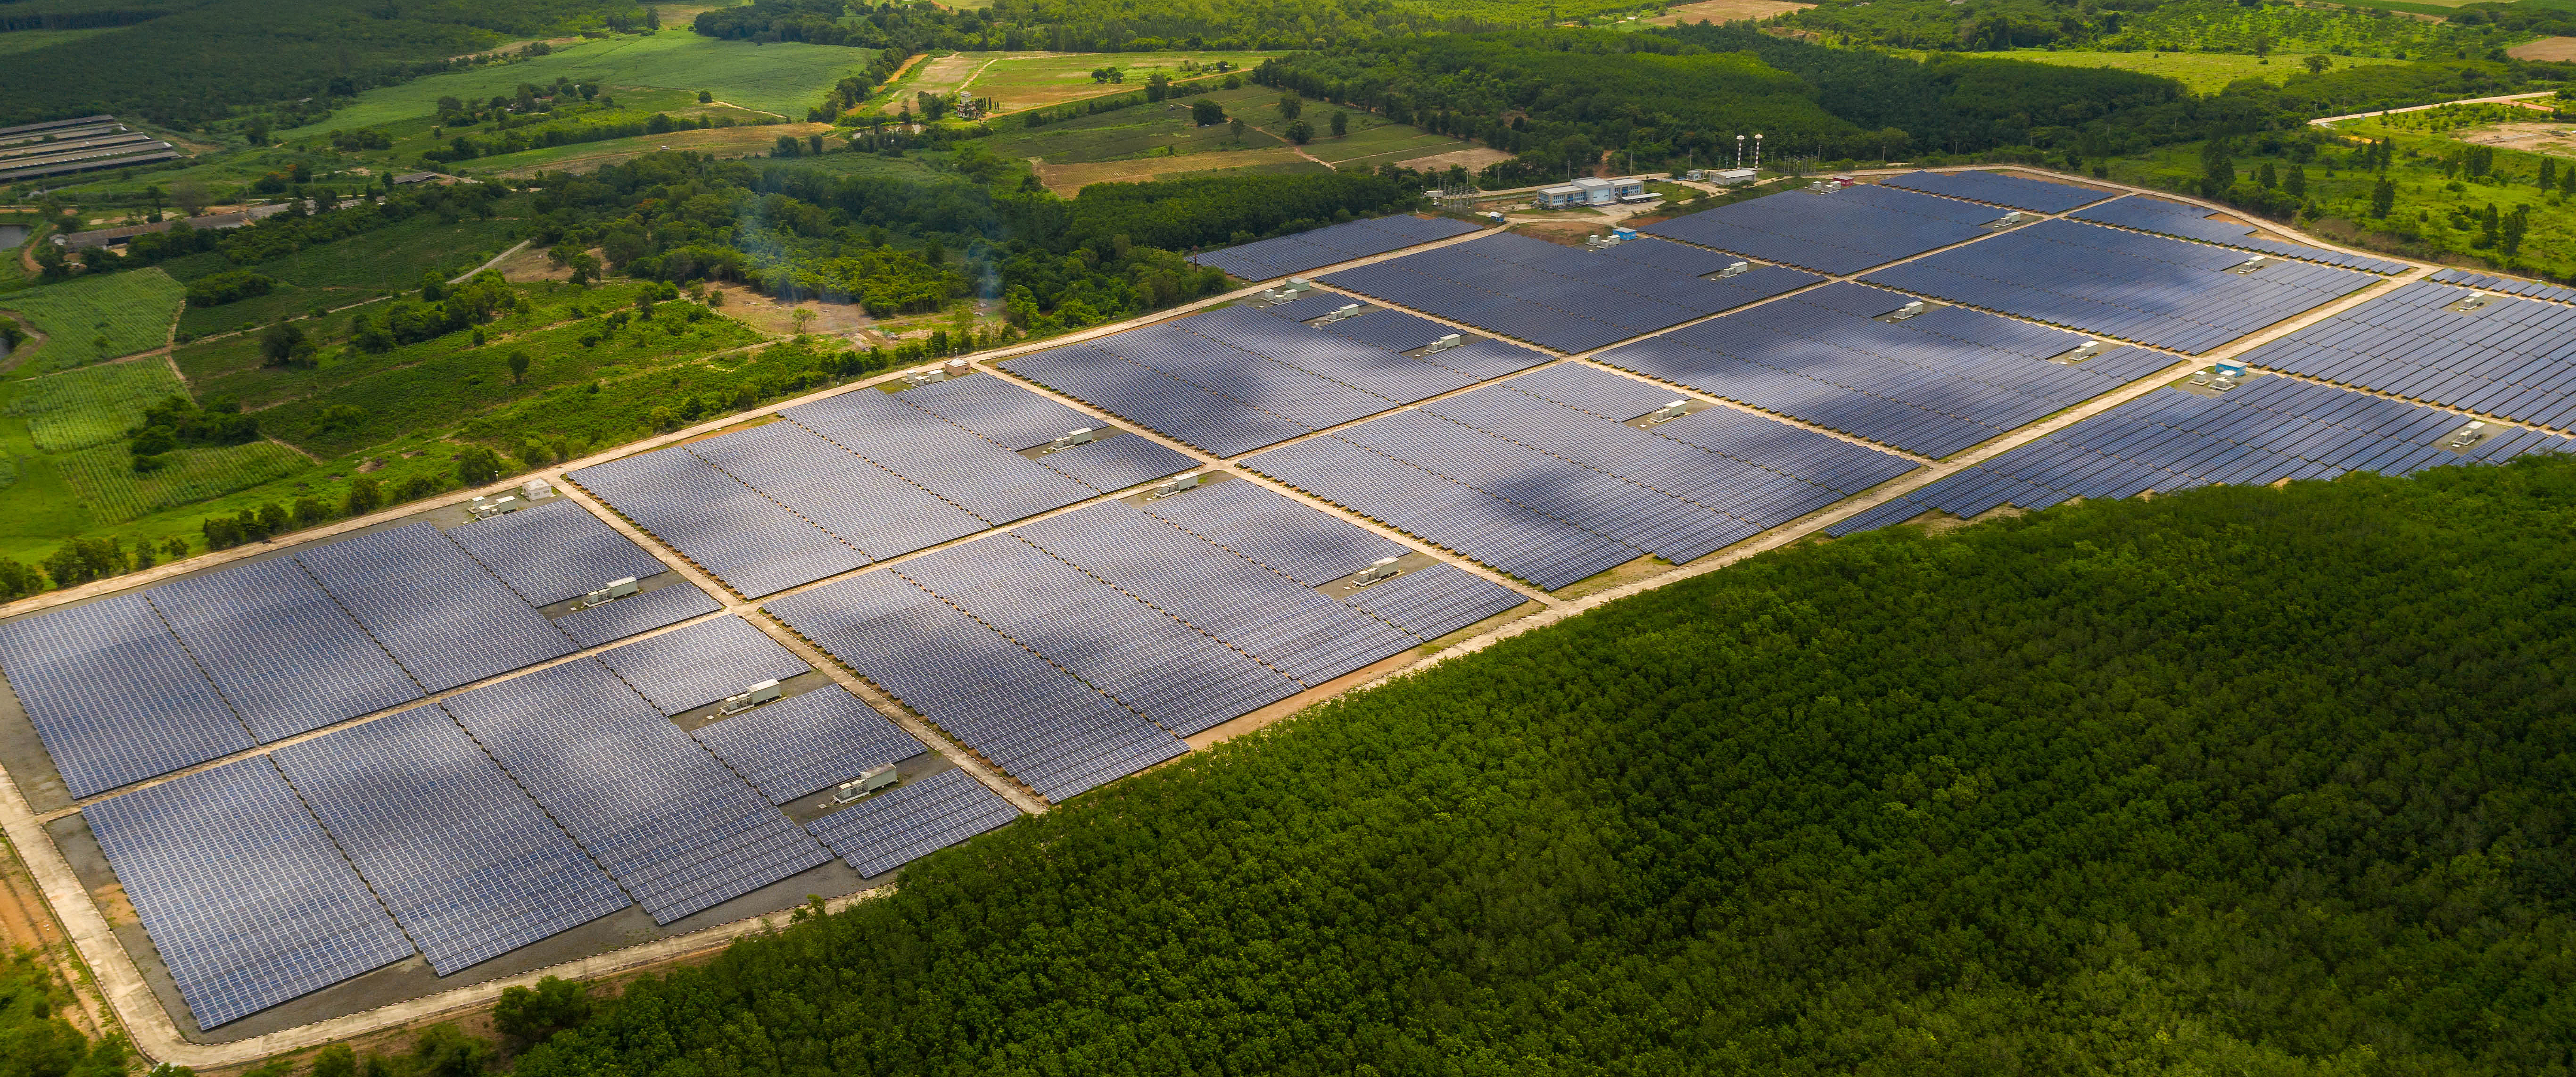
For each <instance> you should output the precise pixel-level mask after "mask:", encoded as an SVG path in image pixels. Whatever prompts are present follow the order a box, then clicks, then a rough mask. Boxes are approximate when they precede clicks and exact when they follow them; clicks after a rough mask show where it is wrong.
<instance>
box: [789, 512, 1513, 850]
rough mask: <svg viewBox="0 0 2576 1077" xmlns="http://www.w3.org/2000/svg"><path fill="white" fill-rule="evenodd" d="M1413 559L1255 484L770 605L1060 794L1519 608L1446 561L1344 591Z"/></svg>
mask: <svg viewBox="0 0 2576 1077" xmlns="http://www.w3.org/2000/svg"><path fill="white" fill-rule="evenodd" d="M1401 553H1403V549H1402V548H1401V547H1399V546H1396V545H1395V544H1393V543H1389V542H1387V541H1385V540H1383V539H1379V538H1377V537H1375V536H1373V535H1370V534H1369V533H1368V532H1366V531H1363V530H1361V529H1359V528H1356V527H1353V526H1351V525H1349V524H1346V523H1342V522H1341V521H1338V520H1335V519H1333V518H1331V517H1329V516H1327V515H1324V514H1322V513H1319V512H1315V511H1312V510H1310V509H1306V508H1303V507H1300V506H1297V505H1295V504H1293V503H1291V502H1289V501H1288V500H1286V499H1285V498H1282V497H1280V496H1279V495H1277V494H1273V493H1270V492H1268V491H1266V490H1263V489H1261V488H1259V487H1258V486H1257V485H1256V484H1253V483H1249V482H1242V481H1222V482H1216V483H1213V484H1211V485H1208V486H1205V487H1201V488H1198V489H1195V490H1190V491H1186V492H1183V493H1179V494H1175V495H1172V496H1170V497H1166V498H1162V499H1159V500H1155V501H1150V502H1148V503H1146V504H1145V505H1143V506H1142V507H1141V508H1140V507H1138V506H1135V505H1130V504H1128V503H1126V502H1123V501H1112V502H1104V503H1102V504H1099V505H1094V506H1091V507H1088V508H1084V509H1082V510H1080V511H1077V512H1072V513H1067V514H1065V515H1062V516H1056V517H1052V518H1049V519H1047V520H1045V521H1041V522H1039V523H1036V524H1032V525H1027V526H1024V527H1019V528H1014V529H1012V530H1010V531H1008V532H1005V533H1003V534H1000V535H993V536H988V537H985V538H980V539H977V540H975V541H973V542H968V543H963V544H960V545H958V546H954V547H950V548H947V549H944V550H939V551H935V552H933V553H930V554H928V555H925V556H922V557H916V558H912V559H909V560H907V561H905V562H903V563H902V564H901V565H899V566H896V567H895V568H894V569H892V570H891V571H888V572H870V573H864V574H861V575H859V576H856V577H853V578H851V579H849V580H846V581H841V582H838V583H834V584H831V585H829V586H825V587H821V588H817V589H815V590H811V591H806V592H802V593H799V594H796V595H793V596H789V597H787V598H784V599H780V600H778V601H775V602H772V603H770V604H769V605H768V607H767V609H768V611H769V612H770V613H771V614H772V615H774V616H776V617H778V618H779V619H780V620H781V621H783V622H785V623H786V624H788V625H789V626H791V627H792V628H794V629H795V630H796V631H797V632H799V633H801V634H802V635H804V636H805V637H806V638H808V639H810V640H813V641H814V642H815V643H816V644H817V645H818V646H820V647H822V648H823V649H824V650H826V651H829V652H830V653H831V654H832V655H833V656H834V657H835V658H837V659H839V660H840V661H841V662H842V663H843V664H845V665H847V666H849V667H850V668H851V669H853V670H855V671H857V672H858V673H860V674H861V675H863V676H865V677H867V678H869V679H870V680H871V681H873V682H875V683H876V684H877V685H879V686H880V687H882V688H884V689H885V690H886V691H887V692H888V693H889V694H891V695H893V696H895V697H896V698H898V699H901V700H902V701H903V702H904V703H905V704H906V705H908V706H910V707H912V708H913V709H914V710H916V711H918V712H920V713H921V714H922V715H923V716H925V717H927V718H928V719H930V720H931V721H932V722H934V723H936V724H938V725H939V726H940V727H941V728H942V729H943V730H945V731H946V732H948V733H949V734H950V735H951V736H953V737H955V738H956V739H957V740H958V741H959V742H960V743H962V744H964V745H966V746H967V747H969V748H971V749H973V750H975V751H976V752H977V753H979V754H981V755H982V756H983V757H985V758H986V759H989V760H991V761H992V762H993V763H994V764H995V765H996V766H998V767H1000V768H1001V769H1002V770H1004V771H1007V772H1009V773H1010V774H1012V775H1013V776H1014V777H1017V778H1018V779H1020V780H1021V781H1022V782H1024V783H1026V784H1028V785H1029V786H1030V787H1031V788H1033V789H1035V790H1037V791H1038V792H1039V793H1040V794H1041V795H1044V796H1046V797H1048V798H1050V799H1063V798H1065V797H1070V796H1074V795H1076V794H1079V793H1081V792H1084V791H1085V790H1088V789H1091V788H1093V787H1095V786H1098V785H1100V784H1102V783H1104V782H1107V781H1110V780H1112V779H1115V778H1118V777H1120V776H1123V775H1126V774H1130V773H1134V772H1135V771H1137V770H1140V769H1143V768H1144V767H1147V766H1151V765H1153V764H1154V763H1158V762H1161V761H1162V760H1165V759H1169V758H1171V757H1173V756H1175V755H1178V754H1180V753H1181V752H1182V751H1184V750H1186V749H1185V746H1184V745H1183V744H1182V742H1181V741H1180V740H1179V738H1180V737H1182V736H1187V735H1190V734H1193V733H1198V732H1201V731H1204V730H1206V729H1209V728H1211V727H1214V726H1216V725H1218V724H1221V723H1223V722H1225V721H1228V720H1230V719H1233V718H1235V717H1237V716H1239V715H1242V714H1245V713H1248V712H1251V711H1254V710H1257V709H1260V708H1261V707H1264V706H1267V705H1269V704H1271V703H1275V702H1278V701H1279V700H1282V699H1286V698H1288V697H1289V696H1292V695H1295V694H1296V693H1298V692H1301V691H1304V690H1305V689H1307V688H1310V687H1313V686H1316V685H1320V684H1323V683H1325V682H1327V681H1329V680H1331V679H1333V678H1335V677H1338V676H1341V675H1342V674H1345V673H1348V672H1351V671H1352V670H1356V669H1359V668H1361V667H1363V666H1366V665H1369V664H1370V663H1373V662H1376V661H1378V660H1379V659H1382V658H1385V657H1388V656H1390V655H1393V654H1397V653H1400V652H1402V651H1404V650H1406V649H1409V648H1412V647H1415V646H1419V645H1420V644H1421V643H1422V642H1423V641H1425V640H1429V639H1435V638H1438V637H1439V636H1441V635H1443V634H1446V633H1448V632H1451V631H1454V630H1456V629H1458V628H1460V627H1463V626H1465V625H1467V624H1472V623H1474V622H1475V621H1478V620H1481V619H1483V618H1485V617H1488V616H1491V615H1493V614H1495V613H1499V612H1501V611H1503V610H1507V609H1510V608H1512V607H1514V606H1518V605H1519V604H1520V603H1521V601H1522V599H1521V597H1520V595H1519V594H1517V593H1516V592H1513V591H1512V590H1510V589H1509V588H1505V587H1501V586H1498V585H1495V584H1492V583H1489V582H1486V581H1484V580H1481V579H1477V578H1476V577H1475V576H1473V575H1472V574H1469V573H1466V572H1463V571H1460V570H1459V569H1457V568H1454V567H1451V566H1446V565H1437V566H1433V567H1431V568H1428V569H1425V570H1422V571H1418V572H1409V573H1406V574H1404V575H1401V576H1398V577H1396V578H1395V579H1394V580H1391V581H1388V582H1385V583H1380V584H1376V585H1374V586H1372V587H1369V588H1366V589H1363V590H1361V591H1358V592H1356V593H1355V594H1353V595H1352V596H1350V597H1349V598H1348V599H1346V600H1344V601H1340V602H1337V601H1334V600H1333V599H1329V598H1326V597H1324V596H1323V595H1322V594H1320V593H1318V592H1317V591H1316V590H1315V588H1317V587H1320V586H1322V585H1324V584H1327V583H1331V582H1333V581H1335V580H1339V579H1341V578H1343V577H1345V576H1349V575H1351V574H1353V573H1356V572H1359V571H1360V570H1362V569H1365V568H1368V567H1369V566H1370V565H1371V564H1372V563H1374V562H1375V561H1377V560H1379V559H1381V558H1384V557H1390V556H1396V555H1399V554H1401Z"/></svg>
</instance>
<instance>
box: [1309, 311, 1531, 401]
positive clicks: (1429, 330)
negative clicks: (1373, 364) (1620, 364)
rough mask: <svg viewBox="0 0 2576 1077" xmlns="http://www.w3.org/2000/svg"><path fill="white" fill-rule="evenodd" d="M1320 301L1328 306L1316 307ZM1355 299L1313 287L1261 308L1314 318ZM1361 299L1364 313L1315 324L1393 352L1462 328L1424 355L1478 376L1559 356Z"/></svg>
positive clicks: (1506, 371) (1510, 370) (1498, 373)
mask: <svg viewBox="0 0 2576 1077" xmlns="http://www.w3.org/2000/svg"><path fill="white" fill-rule="evenodd" d="M1318 305H1320V306H1321V308H1322V309H1316V306H1318ZM1350 305H1354V301H1353V300H1352V299H1351V298H1350V297H1348V296H1345V295H1341V294H1339V293H1337V292H1309V293H1307V297H1306V298H1305V299H1299V300H1296V301H1295V302H1291V303H1283V304H1280V305H1278V306H1275V307H1263V308H1260V310H1261V312H1262V313H1264V314H1268V315H1272V316H1274V317H1280V318H1286V319H1288V320H1290V321H1300V322H1302V321H1306V320H1307V319H1309V318H1319V317H1322V316H1323V315H1326V314H1330V313H1332V312H1334V311H1336V310H1339V309H1341V308H1342V307H1344V306H1350ZM1360 305H1361V306H1363V307H1364V309H1363V310H1362V311H1361V313H1360V314H1358V315H1356V316H1353V317H1348V318H1344V319H1342V320H1340V321H1337V322H1318V323H1314V328H1317V329H1321V330H1323V331H1325V332H1327V333H1331V334H1333V335H1334V336H1337V337H1344V338H1347V339H1350V340H1356V341H1358V342H1360V343H1362V344H1366V345H1369V346H1370V347H1373V348H1384V349H1386V350H1388V351H1391V352H1409V351H1414V350H1417V349H1420V348H1424V347H1427V346H1429V345H1430V344H1431V343H1432V342H1433V341H1436V340H1439V339H1440V338H1442V337H1445V336H1448V335H1450V334H1453V333H1456V334H1458V336H1459V344H1458V346H1457V347H1454V348H1444V349H1441V350H1440V351H1436V352H1429V353H1426V354H1424V355H1422V356H1421V357H1420V358H1421V360H1422V361H1423V362H1426V363H1430V364H1432V365H1434V366H1439V367H1443V368H1446V369H1449V370H1454V371H1457V372H1458V373H1461V374H1464V375H1467V376H1468V377H1469V378H1471V379H1474V380H1476V381H1483V380H1485V379H1487V378H1499V377H1502V376H1503V375H1505V374H1511V373H1515V372H1518V371H1523V370H1527V369H1529V368H1531V367H1534V366H1541V365H1544V364H1546V363H1550V362H1553V361H1555V360H1554V357H1552V356H1550V355H1548V354H1547V353H1545V352H1540V351H1535V350H1532V349H1529V348H1524V347H1521V346H1520V345H1518V344H1511V343H1506V342H1504V341H1500V340H1495V339H1494V338H1492V337H1480V336H1475V335H1473V334H1467V333H1460V332H1459V331H1458V330H1456V329H1453V328H1450V327H1449V326H1446V325H1442V324H1440V323H1439V322H1435V321H1432V320H1431V319H1429V318H1425V317H1421V316H1419V315H1414V314H1407V313H1405V312H1403V311H1400V310H1389V309H1387V308H1385V307H1367V306H1365V304H1360Z"/></svg>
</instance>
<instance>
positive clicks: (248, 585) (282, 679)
mask: <svg viewBox="0 0 2576 1077" xmlns="http://www.w3.org/2000/svg"><path fill="white" fill-rule="evenodd" d="M143 594H144V596H145V597H146V598H147V599H149V600H150V601H151V603H152V607H153V608H154V609H156V610H158V611H160V613H161V618H162V620H164V621H166V622H168V623H169V625H170V627H171V629H172V630H173V631H175V632H177V633H178V636H179V641H180V642H181V643H184V644H186V645H187V647H188V651H189V653H190V654H192V655H193V656H194V657H195V658H196V661H197V664H198V666H199V667H200V668H202V669H203V670H204V671H205V672H206V674H207V676H208V677H209V678H211V679H212V680H213V681H214V684H215V687H216V688H217V689H218V690H220V691H221V692H222V693H223V695H224V698H225V699H227V700H229V701H231V703H232V705H233V709H234V710H235V711H237V712H238V713H240V714H241V716H242V718H243V720H244V721H245V722H247V723H248V724H249V726H250V729H251V733H252V735H253V736H254V737H255V738H256V739H258V740H259V741H260V742H261V743H263V744H265V743H267V742H269V741H274V740H279V739H282V738H285V737H290V736H294V735H295V734H298V733H303V732H307V731H310V730H314V729H319V728H321V727H323V726H326V725H329V724H331V723H333V722H337V721H340V720H342V719H345V718H355V717H357V716H358V715H361V714H371V713H374V712H376V711H380V710H383V709H385V708H387V707H391V706H395V705H397V704H401V703H407V702H410V701H411V700H415V699H419V698H420V697H421V690H420V686H419V685H417V684H414V683H412V679H411V677H410V676H409V675H407V674H405V673H404V672H403V670H402V667H400V666H397V665H395V664H394V661H393V659H392V658H390V657H388V656H387V655H386V654H385V651H384V648H382V647H378V646H376V641H374V640H372V639H369V638H367V634H366V632H365V631H363V630H361V629H360V628H359V627H358V623H357V622H356V621H352V620H350V619H349V615H348V613H347V612H345V611H343V610H342V609H341V608H340V606H339V604H338V603H336V602H333V601H332V600H331V596H330V595H327V594H324V593H323V592H322V588H321V587H319V586H317V585H316V584H315V583H314V582H313V577H312V576H311V575H309V574H308V573H306V571H305V569H304V566H303V565H302V564H300V563H298V562H297V561H296V560H295V559H294V558H291V557H273V558H270V559H268V560H265V561H255V562H252V563H250V564H247V565H239V566H236V567H233V568H227V569H223V570H220V571H216V572H208V573H205V574H203V575H199V576H192V577H190V578H188V579H184V580H180V581H177V582H175V583H169V584H164V585H162V586H160V587H155V588H152V589H151V590H148V591H145V592H144V593H143ZM99 670H100V672H101V673H102V674H105V675H107V676H109V677H112V676H114V671H115V667H114V666H101V667H99Z"/></svg>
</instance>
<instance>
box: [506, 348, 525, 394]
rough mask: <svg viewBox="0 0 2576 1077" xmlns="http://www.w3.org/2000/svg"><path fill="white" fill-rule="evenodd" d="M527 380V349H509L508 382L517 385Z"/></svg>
mask: <svg viewBox="0 0 2576 1077" xmlns="http://www.w3.org/2000/svg"><path fill="white" fill-rule="evenodd" d="M527 380H528V350H527V349H526V348H512V349H510V384H512V385H517V384H520V383H522V382H525V381H527Z"/></svg>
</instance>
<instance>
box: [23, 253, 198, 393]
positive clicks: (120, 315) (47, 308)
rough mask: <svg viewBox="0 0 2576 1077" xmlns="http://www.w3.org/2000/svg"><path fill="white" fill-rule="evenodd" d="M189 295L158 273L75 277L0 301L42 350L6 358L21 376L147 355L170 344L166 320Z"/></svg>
mask: <svg viewBox="0 0 2576 1077" xmlns="http://www.w3.org/2000/svg"><path fill="white" fill-rule="evenodd" d="M186 302H187V289H186V288H184V287H182V286H181V285H180V284H179V282H178V281H176V280H172V279H171V278H170V275H169V274H167V273H164V272H162V271H160V270H159V269H157V268H150V269H139V270H135V271H134V272H131V273H110V274H106V275H104V276H96V277H79V278H75V279H72V280H68V281H64V282H62V283H60V284H45V285H39V286H37V287H34V288H29V289H26V290H24V291H18V292H11V293H9V294H8V295H6V296H0V309H5V310H9V311H12V312H15V313H17V314H18V315H19V316H21V317H23V318H25V319H26V320H27V321H28V322H29V323H30V324H32V325H34V326H35V327H36V330H37V331H38V332H41V333H43V334H45V342H44V344H42V345H40V346H38V347H35V348H33V349H29V348H20V349H19V350H17V351H15V352H12V353H10V359H9V362H10V363H11V365H12V366H13V368H14V369H16V370H18V371H19V372H21V373H42V372H46V371H54V370H69V369H71V368H73V367H78V366H87V365H89V364H91V363H95V362H97V361H99V360H101V359H113V358H116V357H117V356H120V355H132V354H134V353H135V352H141V351H150V350H152V349H154V348H158V347H160V346H162V345H163V344H166V343H169V340H170V320H171V318H172V317H173V316H174V315H176V314H178V313H179V308H180V307H181V306H182V305H183V304H185V303H186Z"/></svg>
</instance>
